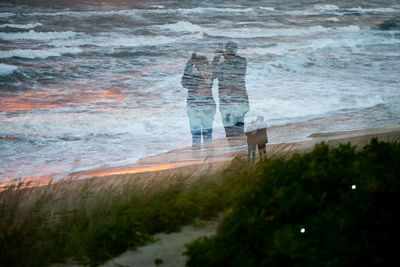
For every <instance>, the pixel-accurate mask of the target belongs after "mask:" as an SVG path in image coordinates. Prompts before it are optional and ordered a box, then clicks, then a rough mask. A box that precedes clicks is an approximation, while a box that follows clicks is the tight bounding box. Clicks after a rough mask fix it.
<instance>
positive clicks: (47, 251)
mask: <svg viewBox="0 0 400 267" xmlns="http://www.w3.org/2000/svg"><path fill="white" fill-rule="evenodd" d="M247 171H248V168H247V162H246V161H243V160H241V159H239V158H237V159H235V160H233V161H232V162H231V163H230V164H229V165H228V166H227V168H226V169H225V170H221V171H220V172H218V173H208V174H204V175H200V176H197V177H196V178H193V175H187V174H185V175H183V174H181V173H180V172H179V171H174V172H159V173H155V174H154V175H152V176H151V175H148V176H147V177H146V179H142V180H140V179H139V180H140V181H139V180H138V179H136V180H135V179H133V180H132V181H130V180H129V179H127V180H125V181H124V182H121V181H119V182H117V181H115V182H114V183H109V180H106V179H105V180H104V179H103V180H102V179H91V180H86V181H75V180H70V181H64V182H62V183H57V184H49V185H48V186H43V187H37V188H29V187H26V186H25V187H24V186H21V185H16V186H14V187H9V188H8V189H6V190H3V191H1V192H0V263H1V264H0V265H1V266H44V265H47V264H50V263H54V262H62V261H63V260H65V259H68V260H73V261H75V262H79V263H82V264H88V265H98V264H101V263H103V262H105V261H106V260H108V259H110V258H112V257H114V256H116V255H118V254H120V253H122V252H124V251H125V250H126V249H128V248H135V247H137V246H140V245H144V244H146V243H148V242H152V237H151V236H152V235H153V234H155V233H159V232H166V233H169V232H174V231H179V230H180V228H181V227H182V226H184V225H187V224H190V223H193V222H194V220H195V219H206V220H207V219H210V218H212V217H214V216H216V215H217V214H218V213H219V212H221V211H222V210H223V209H225V208H226V207H227V206H229V204H230V203H231V201H232V198H233V195H234V192H235V191H236V190H237V188H241V187H242V186H244V185H245V184H246V183H247V181H245V180H243V179H244V178H246V177H247V175H245V173H247Z"/></svg>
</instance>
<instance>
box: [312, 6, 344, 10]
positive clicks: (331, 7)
mask: <svg viewBox="0 0 400 267" xmlns="http://www.w3.org/2000/svg"><path fill="white" fill-rule="evenodd" d="M313 9H315V10H319V11H333V10H339V7H338V6H335V5H315V6H314V7H313Z"/></svg>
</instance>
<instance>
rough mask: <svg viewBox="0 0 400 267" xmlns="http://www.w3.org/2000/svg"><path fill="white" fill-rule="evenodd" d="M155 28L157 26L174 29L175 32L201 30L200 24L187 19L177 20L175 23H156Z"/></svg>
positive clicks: (163, 28)
mask: <svg viewBox="0 0 400 267" xmlns="http://www.w3.org/2000/svg"><path fill="white" fill-rule="evenodd" d="M156 28H159V29H162V30H170V31H176V32H201V31H203V28H202V27H201V26H198V25H195V24H192V23H190V22H188V21H178V22H177V23H172V24H164V25H158V26H156Z"/></svg>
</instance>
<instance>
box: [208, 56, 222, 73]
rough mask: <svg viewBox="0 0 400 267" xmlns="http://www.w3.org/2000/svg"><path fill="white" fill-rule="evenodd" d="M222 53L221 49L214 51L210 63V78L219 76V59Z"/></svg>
mask: <svg viewBox="0 0 400 267" xmlns="http://www.w3.org/2000/svg"><path fill="white" fill-rule="evenodd" d="M221 56H222V53H221V51H219V50H217V51H215V56H214V59H213V61H212V63H211V66H212V79H216V78H218V76H219V61H220V59H221Z"/></svg>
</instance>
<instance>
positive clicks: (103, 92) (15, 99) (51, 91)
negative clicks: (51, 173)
mask: <svg viewBox="0 0 400 267" xmlns="http://www.w3.org/2000/svg"><path fill="white" fill-rule="evenodd" d="M71 85H74V87H75V86H79V85H80V86H81V87H82V86H83V85H81V84H80V82H76V83H71ZM123 90H126V88H120V87H110V88H101V89H96V90H90V89H88V90H76V89H69V88H61V89H58V88H42V89H39V90H31V91H24V92H9V93H7V94H3V95H2V97H0V111H1V112H12V111H29V110H45V109H51V108H58V107H62V106H67V105H78V106H79V105H89V106H93V105H94V106H96V105H104V104H105V103H110V101H112V104H130V103H133V102H134V101H136V100H147V99H150V98H133V97H132V96H130V95H127V94H124V93H123V92H122V91H123Z"/></svg>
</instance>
